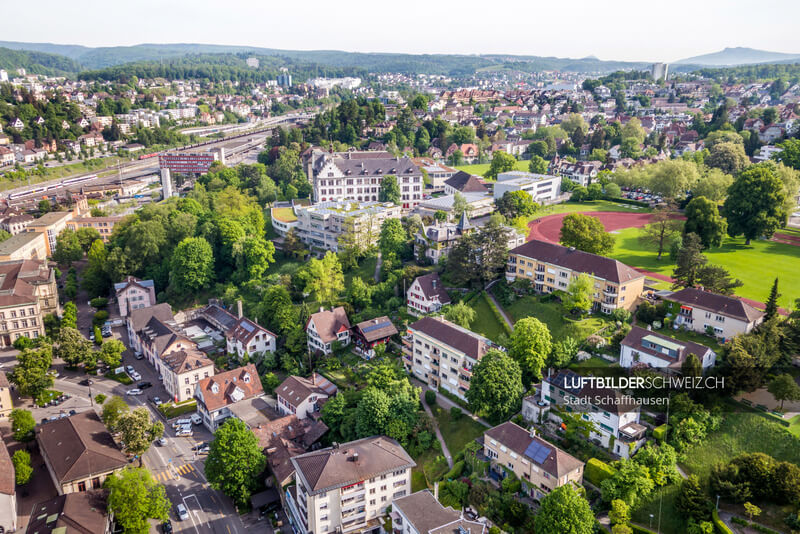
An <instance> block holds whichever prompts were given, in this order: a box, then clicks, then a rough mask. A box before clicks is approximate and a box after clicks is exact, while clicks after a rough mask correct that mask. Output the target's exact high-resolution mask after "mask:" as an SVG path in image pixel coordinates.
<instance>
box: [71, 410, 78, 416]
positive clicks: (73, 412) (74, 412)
mask: <svg viewBox="0 0 800 534" xmlns="http://www.w3.org/2000/svg"><path fill="white" fill-rule="evenodd" d="M76 413H78V412H76V411H75V410H70V411H69V415H71V416H72V415H75V414H76Z"/></svg>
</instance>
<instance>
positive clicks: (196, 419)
mask: <svg viewBox="0 0 800 534" xmlns="http://www.w3.org/2000/svg"><path fill="white" fill-rule="evenodd" d="M191 419H192V423H194V424H195V425H199V424H200V423H202V422H203V418H202V417H200V414H198V413H193V414H192V417H191Z"/></svg>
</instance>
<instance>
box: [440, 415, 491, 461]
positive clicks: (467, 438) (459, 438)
mask: <svg viewBox="0 0 800 534" xmlns="http://www.w3.org/2000/svg"><path fill="white" fill-rule="evenodd" d="M431 409H432V410H433V415H434V417H435V418H436V423H437V424H438V425H439V431H440V432H441V433H442V437H443V438H444V442H445V443H446V444H447V448H448V449H449V450H450V454H452V455H453V456H455V455H456V454H458V453H459V452H460V451H461V450H462V449H463V448H464V446H465V445H466V444H467V443H469V442H471V441H474V440H475V438H477V437H478V436H480V435H482V434H483V433H484V432H485V431H486V427H485V426H483V425H482V424H480V423H479V422H477V421H473V420H472V419H471V418H469V417H467V416H466V415H464V414H462V415H461V417H459V418H458V419H453V418H452V417H451V416H450V411H449V410H445V409H443V408H442V407H441V406H433V407H431Z"/></svg>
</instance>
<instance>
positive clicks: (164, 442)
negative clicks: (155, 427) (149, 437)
mask: <svg viewBox="0 0 800 534" xmlns="http://www.w3.org/2000/svg"><path fill="white" fill-rule="evenodd" d="M156 443H158V444H159V445H160V446H162V447H166V446H167V438H165V437H163V436H162V437H160V438H158V439H157V440H156Z"/></svg>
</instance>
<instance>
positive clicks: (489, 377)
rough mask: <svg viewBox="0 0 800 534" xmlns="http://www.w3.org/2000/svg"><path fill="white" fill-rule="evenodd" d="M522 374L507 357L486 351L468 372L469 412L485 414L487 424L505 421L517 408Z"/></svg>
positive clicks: (499, 353)
mask: <svg viewBox="0 0 800 534" xmlns="http://www.w3.org/2000/svg"><path fill="white" fill-rule="evenodd" d="M524 394H525V389H524V388H523V386H522V371H521V370H520V367H519V365H518V364H517V362H516V361H514V360H513V359H512V358H511V357H510V356H508V355H507V354H505V353H504V352H501V351H499V350H495V349H491V350H489V351H488V352H487V353H486V354H485V355H484V356H483V358H481V360H480V361H479V362H478V364H477V365H476V366H475V367H473V369H472V380H470V387H469V389H468V390H467V393H466V396H467V401H468V402H469V405H470V409H471V410H473V411H485V412H486V415H487V417H488V418H489V420H490V421H494V422H500V421H505V420H507V419H508V418H509V417H511V416H512V415H513V414H515V413H516V412H517V411H518V410H519V409H520V406H521V403H522V396H523V395H524Z"/></svg>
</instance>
